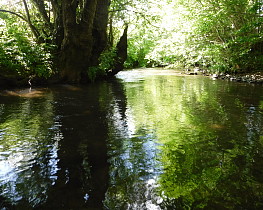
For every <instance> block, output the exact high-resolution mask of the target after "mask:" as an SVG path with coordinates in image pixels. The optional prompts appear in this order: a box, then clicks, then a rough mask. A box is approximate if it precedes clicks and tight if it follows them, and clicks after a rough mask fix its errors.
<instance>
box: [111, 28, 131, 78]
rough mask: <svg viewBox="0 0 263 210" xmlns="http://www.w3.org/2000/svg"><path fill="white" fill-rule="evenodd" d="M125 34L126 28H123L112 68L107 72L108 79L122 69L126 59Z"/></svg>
mask: <svg viewBox="0 0 263 210" xmlns="http://www.w3.org/2000/svg"><path fill="white" fill-rule="evenodd" d="M127 33H128V26H126V27H125V29H124V32H123V35H122V36H121V38H120V40H119V42H118V44H117V46H116V57H115V64H114V68H113V69H112V70H111V71H108V72H107V75H108V76H109V77H112V76H114V75H116V74H117V73H118V72H120V71H122V70H123V69H124V62H125V61H126V59H127V47H128V45H127Z"/></svg>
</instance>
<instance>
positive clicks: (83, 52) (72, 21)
mask: <svg viewBox="0 0 263 210" xmlns="http://www.w3.org/2000/svg"><path fill="white" fill-rule="evenodd" d="M81 5H83V11H82V13H81V18H80V20H77V14H76V10H77V8H78V6H79V1H78V0H62V5H61V6H62V22H63V41H62V44H61V50H60V54H59V57H60V59H59V63H60V65H59V68H60V71H61V77H62V79H63V80H65V81H68V82H79V81H80V80H81V79H83V78H82V77H83V76H84V77H85V76H86V75H87V71H88V69H89V67H90V66H96V65H98V58H99V56H100V54H101V52H102V51H103V50H104V48H105V46H106V43H107V35H106V30H107V21H108V6H109V0H85V1H84V2H82V4H81ZM84 79H85V78H84Z"/></svg>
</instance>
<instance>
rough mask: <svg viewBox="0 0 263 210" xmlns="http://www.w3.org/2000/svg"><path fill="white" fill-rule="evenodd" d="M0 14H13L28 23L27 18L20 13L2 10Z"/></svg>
mask: <svg viewBox="0 0 263 210" xmlns="http://www.w3.org/2000/svg"><path fill="white" fill-rule="evenodd" d="M0 12H6V13H10V14H12V15H15V16H17V17H19V18H21V19H22V20H23V21H25V22H28V21H27V19H26V18H24V17H23V16H22V15H20V14H18V13H16V12H12V11H9V10H5V9H0Z"/></svg>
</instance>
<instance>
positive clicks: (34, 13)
mask: <svg viewBox="0 0 263 210" xmlns="http://www.w3.org/2000/svg"><path fill="white" fill-rule="evenodd" d="M72 2H74V5H73V6H72V5H70V4H69V1H65V3H62V2H61V1H46V0H41V1H39V0H31V1H26V0H23V1H17V2H16V1H0V20H1V21H0V33H1V40H0V67H1V73H0V75H2V76H3V75H12V74H16V75H20V76H23V77H34V76H38V77H50V76H51V75H52V74H54V73H56V72H57V73H59V72H60V71H62V70H64V69H66V70H65V72H64V73H62V74H70V71H71V69H72V66H73V67H74V66H77V64H79V63H87V65H84V64H81V65H80V66H81V67H82V68H86V69H87V70H86V71H87V75H88V77H89V78H90V79H91V80H94V79H95V78H96V77H97V75H103V74H105V73H106V71H107V70H109V69H111V68H113V66H114V58H116V56H115V55H116V45H117V43H118V40H119V38H120V36H121V34H122V32H123V29H124V26H125V25H129V31H128V45H129V47H128V58H127V61H126V63H125V67H126V68H134V67H149V66H150V67H152V66H170V67H173V68H179V67H182V68H193V67H200V68H203V69H208V70H211V71H214V72H241V71H246V72H248V71H261V70H262V67H263V38H262V25H263V24H262V23H263V1H262V0H189V1H183V0H176V1H170V0H164V1H161V2H156V1H145V0H136V1H127V0H114V1H111V4H110V6H109V7H108V15H107V14H106V13H105V11H104V13H105V14H104V13H103V14H102V12H98V11H99V10H97V13H96V14H95V19H94V21H95V22H96V21H97V23H94V24H95V26H96V25H97V26H96V27H97V29H96V28H93V32H92V33H93V34H92V35H93V38H91V37H89V38H86V39H85V38H84V36H85V35H83V34H82V31H80V32H78V30H71V32H70V31H69V34H71V35H73V36H75V35H74V34H79V35H78V36H79V40H83V41H82V43H80V44H79V45H76V43H73V41H74V40H73V39H72V37H64V41H63V39H62V36H63V32H62V31H61V30H62V28H63V27H64V26H65V24H64V26H63V24H62V22H61V21H62V19H59V18H58V17H59V16H61V13H63V4H64V5H65V6H64V7H65V8H64V9H66V7H67V5H68V7H69V8H73V9H74V8H76V11H75V12H74V15H75V19H74V17H73V19H74V22H75V23H74V24H75V26H74V27H77V28H81V27H82V26H81V23H82V22H83V13H84V12H85V5H84V3H86V1H84V0H83V1H72ZM100 2H104V1H103V0H101V1H100ZM105 3H106V1H105V2H104V3H103V4H105ZM72 4H73V3H72ZM59 8H60V9H61V10H58V9H59ZM88 8H91V7H88ZM105 8H106V6H105ZM105 8H104V9H105ZM101 11H102V10H101ZM96 15H97V16H96ZM102 15H104V17H103V18H104V19H105V18H108V26H107V38H105V37H104V34H103V33H104V32H103V30H104V29H101V28H100V27H98V26H100V25H103V24H105V23H103V20H98V17H102ZM71 28H72V27H71V26H69V27H68V30H70V29H71ZM82 28H83V27H82ZM94 29H95V30H94ZM66 30H67V29H65V27H64V35H65V34H67V33H68V32H67V31H66ZM89 30H90V29H89ZM96 30H97V31H96ZM89 33H91V32H89ZM82 35H83V36H82ZM87 36H88V35H87ZM80 38H81V39H80ZM106 39H107V45H105V41H106ZM70 40H71V41H70ZM87 40H91V41H92V40H93V46H92V47H88V46H87V47H86V48H87V49H85V50H86V51H87V52H86V53H82V54H86V55H87V56H88V57H89V59H84V57H83V56H86V55H83V56H82V57H79V58H78V59H77V57H78V56H79V55H80V53H78V52H77V51H78V50H81V49H80V46H84V44H85V42H86V41H87ZM91 41H89V44H88V43H87V44H88V45H90V46H91V45H92V43H91ZM69 42H71V45H69ZM72 43H73V44H72ZM63 44H64V45H65V44H66V45H67V46H63ZM96 46H98V47H97V48H96ZM105 46H106V48H105ZM65 49H67V50H68V49H71V50H68V52H64V54H63V53H61V52H62V51H63V50H65ZM103 50H104V52H103V53H101V52H102V51H103ZM91 53H93V54H94V53H95V55H90V54H91ZM69 55H74V56H71V57H72V58H69V57H70V56H69ZM75 55H76V56H75ZM73 57H74V58H73ZM66 60H67V61H68V62H65V61H66ZM74 60H75V62H74ZM53 61H60V63H62V65H57V67H58V69H59V70H58V71H55V68H54V65H53V64H54V62H53ZM64 64H65V65H66V66H65V65H64ZM78 74H79V73H78ZM78 74H77V73H76V76H75V75H74V74H73V76H72V77H74V76H75V77H78ZM75 79H78V78H75Z"/></svg>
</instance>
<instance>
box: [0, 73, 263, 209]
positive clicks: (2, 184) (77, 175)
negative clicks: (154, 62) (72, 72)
mask: <svg viewBox="0 0 263 210" xmlns="http://www.w3.org/2000/svg"><path fill="white" fill-rule="evenodd" d="M262 119H263V89H262V86H258V85H251V84H239V83H229V82H225V81H211V80H209V79H208V78H204V77H198V76H197V77H190V76H187V77H184V76H183V75H180V76H178V75H177V74H176V73H174V74H171V72H165V71H147V70H144V71H140V70H136V71H128V72H121V73H120V74H119V75H118V76H117V79H116V80H113V81H108V82H100V83H97V84H92V85H89V86H71V85H62V86H55V87H51V88H46V89H43V88H42V89H35V90H34V89H33V90H22V91H21V90H15V91H11V92H10V91H4V92H2V91H0V209H5V210H6V209H110V210H115V209H116V210H119V209H131V210H133V209H140V210H141V209H142V210H144V209H149V210H153V209H154V210H160V209H262V207H263V193H262V192H263V179H262V173H263V126H262V125H263V120H262Z"/></svg>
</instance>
